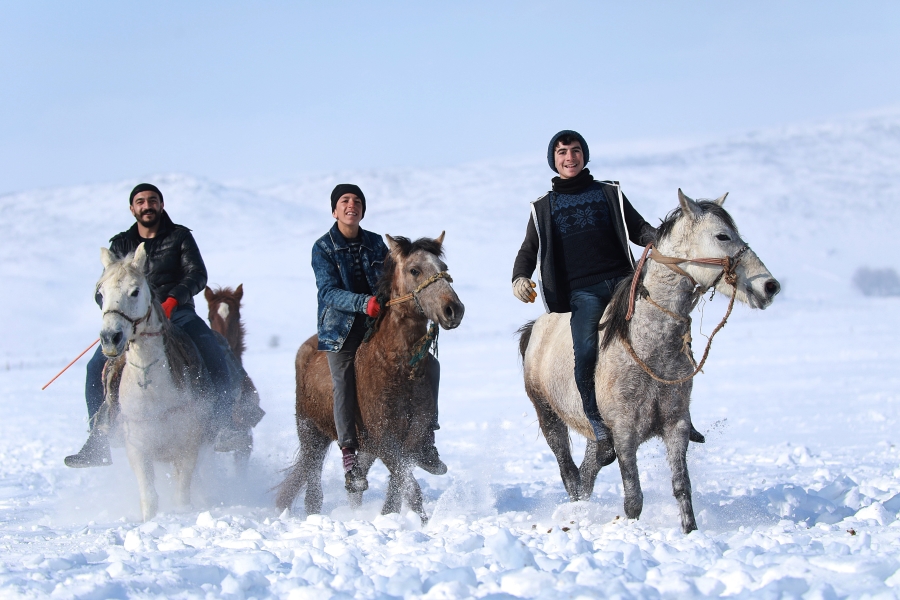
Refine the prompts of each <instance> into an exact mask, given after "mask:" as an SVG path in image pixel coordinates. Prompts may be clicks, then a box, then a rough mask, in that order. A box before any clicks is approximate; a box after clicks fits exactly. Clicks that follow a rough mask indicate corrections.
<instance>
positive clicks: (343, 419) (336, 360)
mask: <svg viewBox="0 0 900 600" xmlns="http://www.w3.org/2000/svg"><path fill="white" fill-rule="evenodd" d="M364 322H365V319H362V318H357V319H356V321H355V322H354V323H353V327H352V328H351V329H350V333H349V334H348V335H347V339H346V340H345V341H344V345H343V346H341V349H340V350H339V351H338V352H328V353H326V356H327V358H328V368H329V369H331V382H332V384H333V393H334V425H335V428H336V429H337V437H338V439H337V442H338V447H340V448H354V449H356V448H359V438H358V437H357V434H356V415H357V413H358V412H359V401H358V399H357V396H356V366H355V364H354V360H355V359H356V351H357V350H358V349H359V346H360V345H361V344H362V340H363V337H364V336H365V327H364V326H362V325H360V323H364ZM425 360H426V363H425V373H426V375H427V377H428V380H429V382H430V383H431V393H432V395H433V396H434V420H433V421H432V423H431V429H432V430H434V429H438V411H437V406H438V405H437V399H438V391H439V389H440V383H441V365H440V363H439V362H438V361H437V359H436V358H435V357H434V356H432V355H428V356H427V357H426V358H425Z"/></svg>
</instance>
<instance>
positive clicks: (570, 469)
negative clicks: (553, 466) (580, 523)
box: [525, 385, 596, 502]
mask: <svg viewBox="0 0 900 600" xmlns="http://www.w3.org/2000/svg"><path fill="white" fill-rule="evenodd" d="M525 388H526V391H527V392H528V397H529V398H530V399H531V403H532V404H534V409H535V412H537V416H538V423H539V424H540V426H541V432H543V434H544V439H545V440H547V445H548V446H550V450H552V451H553V454H554V456H556V462H557V464H558V465H559V474H560V476H561V477H562V481H563V486H565V488H566V492H568V494H569V499H570V500H572V501H573V502H576V501H578V500H581V499H582V491H581V475H580V474H579V472H578V467H576V466H575V461H574V460H572V449H571V448H570V447H569V428H568V427H567V426H566V424H565V423H564V422H563V420H562V419H560V418H559V415H557V414H556V413H555V412H553V409H551V408H550V405H549V404H547V402H545V401H544V399H543V398H541V397H540V396H538V394H537V392H535V391H533V390H532V389H530V388H529V386H527V385H526V386H525ZM595 476H596V475H595Z"/></svg>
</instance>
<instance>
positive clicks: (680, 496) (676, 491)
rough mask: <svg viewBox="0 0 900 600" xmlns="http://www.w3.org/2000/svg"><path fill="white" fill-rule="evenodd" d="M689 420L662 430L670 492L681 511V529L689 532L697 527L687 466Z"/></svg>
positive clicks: (678, 422) (689, 432)
mask: <svg viewBox="0 0 900 600" xmlns="http://www.w3.org/2000/svg"><path fill="white" fill-rule="evenodd" d="M691 429H692V427H691V423H690V421H685V420H681V421H677V422H675V423H674V424H672V425H671V426H670V427H666V428H665V431H664V432H663V441H664V442H665V444H666V455H667V458H668V460H669V467H670V468H671V469H672V493H673V495H674V496H675V499H676V500H678V508H679V510H680V511H681V529H682V531H684V532H685V533H690V532H692V531H694V530H695V529H697V521H696V520H695V519H694V504H693V501H692V500H691V478H690V476H689V475H688V468H687V448H688V441H689V439H690V434H691Z"/></svg>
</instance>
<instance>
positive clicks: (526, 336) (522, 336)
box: [516, 321, 534, 362]
mask: <svg viewBox="0 0 900 600" xmlns="http://www.w3.org/2000/svg"><path fill="white" fill-rule="evenodd" d="M533 329H534V321H528V322H527V323H525V324H524V325H522V326H521V327H519V329H518V330H517V331H516V333H518V334H519V355H520V356H521V357H522V362H525V351H526V350H528V342H530V341H531V332H532V330H533Z"/></svg>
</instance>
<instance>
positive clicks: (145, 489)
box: [125, 444, 159, 521]
mask: <svg viewBox="0 0 900 600" xmlns="http://www.w3.org/2000/svg"><path fill="white" fill-rule="evenodd" d="M125 452H126V454H128V463H129V464H130V465H131V470H132V471H134V474H135V476H136V477H137V481H138V492H139V493H140V496H141V518H142V519H143V520H144V521H149V520H150V519H152V518H153V517H154V516H156V511H157V509H158V507H159V496H158V495H157V493H156V486H155V481H154V479H155V474H154V472H153V461H152V460H151V459H150V458H149V457H147V456H145V455H144V453H143V452H141V451H140V449H138V448H137V447H135V446H133V445H131V444H127V445H126V447H125Z"/></svg>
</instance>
